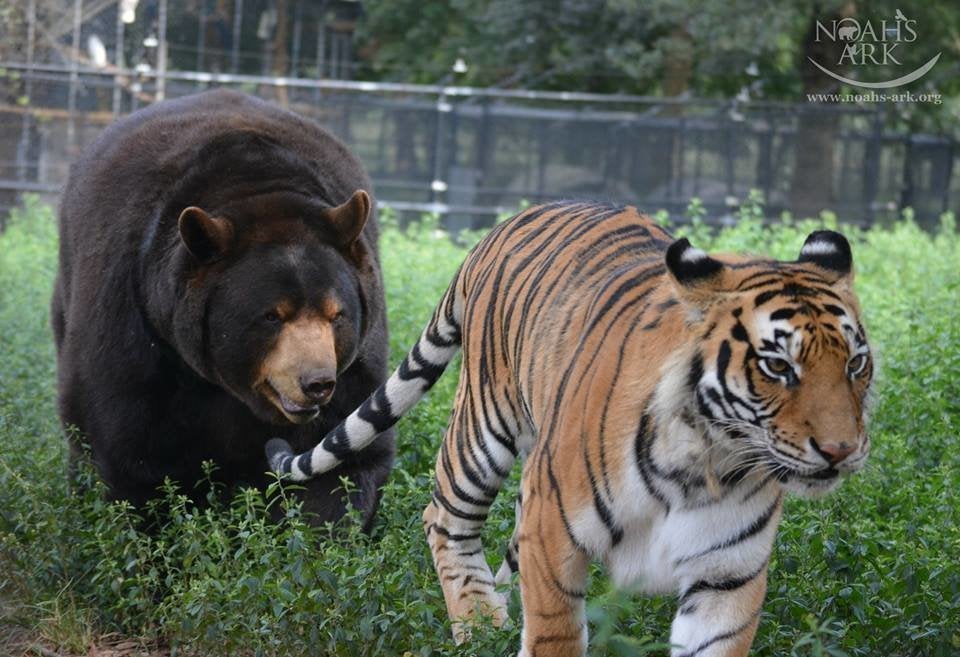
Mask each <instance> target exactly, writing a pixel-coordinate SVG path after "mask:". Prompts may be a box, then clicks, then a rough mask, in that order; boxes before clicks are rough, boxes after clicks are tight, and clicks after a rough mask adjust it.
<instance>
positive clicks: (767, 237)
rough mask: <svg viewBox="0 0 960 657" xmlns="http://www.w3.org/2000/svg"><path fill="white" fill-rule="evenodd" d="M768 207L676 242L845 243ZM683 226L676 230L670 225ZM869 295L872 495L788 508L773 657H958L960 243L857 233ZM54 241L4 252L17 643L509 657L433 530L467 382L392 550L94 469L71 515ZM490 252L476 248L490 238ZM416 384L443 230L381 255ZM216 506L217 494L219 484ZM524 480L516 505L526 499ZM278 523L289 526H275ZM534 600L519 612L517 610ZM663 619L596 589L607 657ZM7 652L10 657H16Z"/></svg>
mask: <svg viewBox="0 0 960 657" xmlns="http://www.w3.org/2000/svg"><path fill="white" fill-rule="evenodd" d="M760 203H761V199H759V198H756V197H754V198H753V199H752V200H751V201H750V202H748V203H747V204H746V205H745V207H744V209H743V210H742V211H741V216H740V217H739V223H738V224H737V225H736V226H735V227H733V228H729V229H726V230H723V231H721V232H719V233H717V234H714V233H713V232H711V231H710V229H709V228H708V227H707V226H705V225H704V224H703V223H702V221H700V215H701V214H702V213H699V212H698V210H697V207H698V206H697V204H693V206H692V208H691V213H690V216H691V218H692V219H693V220H694V221H693V223H692V224H688V226H687V227H685V228H683V229H678V230H677V233H680V234H687V235H689V236H691V239H692V240H693V241H694V243H696V244H697V246H700V247H702V248H706V249H711V250H718V251H751V252H756V253H763V254H768V255H773V256H776V257H778V258H785V259H793V258H795V257H796V254H797V252H798V250H799V248H800V245H801V244H802V242H803V238H804V237H805V236H806V234H807V233H809V232H810V231H811V230H814V229H816V228H819V227H822V226H823V225H824V223H826V224H828V225H829V224H831V223H832V222H833V219H832V218H831V217H829V216H827V217H823V218H821V220H818V221H792V220H790V219H789V218H785V220H784V221H783V222H781V223H777V224H776V225H770V226H768V225H765V224H764V222H763V220H762V216H763V215H762V208H761V205H760ZM662 219H663V217H661V220H662ZM844 230H845V232H847V234H848V235H849V236H850V237H851V238H852V241H853V246H854V258H855V261H856V267H857V282H856V285H857V289H858V291H859V294H860V298H861V301H862V304H863V307H864V315H865V324H866V326H867V329H868V331H869V332H870V334H871V339H872V343H873V345H874V348H875V350H876V351H877V352H878V360H879V364H880V368H879V376H878V381H877V386H876V388H877V394H876V405H875V409H874V417H873V421H872V437H873V443H874V452H873V456H872V458H871V462H870V465H869V466H868V468H867V469H866V471H865V472H863V473H861V474H860V475H858V476H857V477H854V478H853V479H851V480H850V481H848V482H847V483H845V484H844V486H843V487H842V488H841V490H840V491H839V492H838V493H837V494H835V495H833V496H831V497H828V498H826V499H824V500H820V501H814V502H810V501H801V500H790V501H789V502H788V504H787V509H786V513H785V517H784V521H783V524H782V528H781V531H780V534H779V537H778V540H777V544H776V549H775V552H774V557H773V563H772V568H771V575H770V586H769V593H768V596H767V603H766V605H765V607H764V612H763V616H762V619H761V625H760V631H759V633H758V635H757V640H756V643H755V653H756V654H758V655H774V654H776V655H835V656H836V655H850V656H855V655H858V656H864V657H865V656H867V655H881V654H882V655H918V656H919V655H923V656H924V657H928V656H939V655H943V656H946V655H956V654H957V653H958V652H960V568H958V566H957V558H958V555H960V529H958V527H960V505H958V504H957V502H956V492H957V491H958V490H960V450H958V449H957V439H956V436H957V430H958V426H957V425H958V422H960V380H958V373H960V328H958V327H960V309H958V304H957V301H958V298H960V273H958V272H960V240H958V237H957V234H956V231H955V227H954V223H953V219H952V217H950V216H947V217H945V219H944V222H943V228H942V229H941V231H940V232H939V233H938V234H936V235H930V234H927V233H924V232H923V231H922V230H920V229H919V228H918V227H917V226H916V225H915V224H914V223H913V222H912V221H909V220H905V221H902V222H900V223H897V224H895V225H894V226H892V227H889V228H874V229H870V230H854V229H848V228H844ZM55 233H56V231H55V221H54V218H53V215H52V212H51V210H50V209H49V208H48V207H46V206H44V205H41V204H39V203H37V202H35V201H30V202H28V203H27V204H26V206H25V208H24V209H23V210H19V211H16V212H14V214H13V216H12V217H11V221H10V223H9V226H8V228H7V230H6V232H5V233H4V234H2V235H0V349H2V351H0V357H2V363H0V368H2V369H0V603H2V604H0V614H2V616H0V634H2V633H3V628H4V627H14V626H20V627H22V628H24V630H25V632H26V633H28V634H29V635H30V636H34V637H38V638H40V639H42V640H44V641H46V642H48V643H50V644H54V645H56V647H58V648H59V649H61V650H63V651H71V652H75V653H84V654H85V653H86V651H87V649H88V647H89V646H88V643H89V642H90V641H95V640H97V638H98V637H100V636H103V635H105V634H107V633H111V632H116V633H119V634H121V635H123V636H127V637H132V638H134V639H136V640H141V641H144V642H146V643H150V644H159V645H167V646H169V647H170V648H171V650H172V651H173V652H175V653H183V652H186V653H204V652H212V653H214V654H235V653H240V654H252V655H261V654H263V655H266V654H285V655H299V654H302V655H318V654H320V655H351V656H353V655H377V654H391V655H406V654H410V655H448V654H449V655H453V654H477V655H503V654H510V653H512V652H515V651H516V650H517V649H518V646H519V630H518V628H517V627H516V625H513V626H511V627H509V628H506V629H503V630H494V629H489V630H478V631H477V632H475V636H474V643H473V644H472V645H471V646H470V648H469V649H467V650H461V651H458V650H457V649H456V648H455V647H454V646H453V645H452V642H451V641H450V639H449V637H450V632H449V624H448V622H447V619H446V612H445V609H444V604H443V597H442V594H441V591H440V587H439V585H438V583H437V581H436V577H435V575H434V573H433V568H432V565H431V560H430V553H429V549H428V548H427V544H426V541H425V540H424V538H423V533H422V530H421V527H420V513H421V511H422V509H423V507H424V506H425V505H426V503H427V501H428V500H429V496H430V491H431V488H432V479H431V469H432V467H433V462H434V458H435V452H436V449H437V447H438V445H439V441H440V437H441V434H442V431H443V428H444V426H445V424H446V419H447V415H448V413H449V409H450V404H451V400H452V395H453V390H454V387H455V384H456V368H455V367H452V368H451V370H452V371H451V372H449V373H448V374H446V375H445V376H444V377H443V379H442V380H441V381H440V382H439V383H438V385H437V387H436V388H435V389H434V390H433V391H432V392H431V393H430V395H429V396H428V398H427V399H426V400H425V402H423V403H422V404H421V405H419V406H418V407H417V408H416V409H415V410H414V411H413V412H412V413H411V414H410V415H409V416H408V417H407V418H405V419H404V420H403V421H402V422H401V424H400V427H399V452H398V462H397V468H396V470H395V472H394V473H393V475H392V477H391V479H390V482H389V484H388V486H387V488H386V490H385V493H384V499H383V503H382V505H381V511H380V514H379V519H378V522H377V525H376V529H375V531H374V534H373V536H365V535H363V534H361V533H360V532H359V531H358V530H357V529H356V527H354V526H341V527H336V528H330V527H327V528H321V529H313V528H310V527H308V526H307V525H306V524H305V523H304V522H303V520H302V518H301V516H300V514H299V510H298V508H297V507H296V505H294V504H291V503H289V502H288V499H289V498H288V491H285V490H283V488H282V487H281V486H279V485H277V484H275V485H274V486H272V487H271V490H269V491H267V493H266V494H263V493H260V492H258V491H253V490H244V491H242V492H241V493H239V494H238V495H236V496H235V497H234V498H233V499H232V500H229V501H226V502H221V501H217V500H218V498H217V496H216V495H211V499H212V500H213V502H212V504H211V506H209V507H205V508H202V509H201V508H197V507H195V506H193V505H192V504H190V503H188V502H187V501H186V498H185V496H183V495H182V494H181V492H180V491H179V490H178V489H177V487H176V486H174V485H173V484H170V485H169V486H168V487H167V489H166V491H165V495H164V498H163V499H162V500H160V501H159V502H157V504H155V505H154V506H153V507H151V508H149V509H145V510H142V511H141V513H143V514H145V515H147V516H151V515H155V514H157V513H161V514H162V515H163V517H165V518H167V522H166V523H165V524H164V525H163V526H162V528H160V529H159V530H158V531H157V532H156V533H154V534H150V535H147V534H144V533H142V532H140V531H138V529H137V527H138V526H139V523H140V522H141V520H140V518H139V517H138V516H137V515H136V514H135V513H134V512H133V511H132V510H131V509H130V508H128V507H127V506H125V505H123V504H107V503H105V502H103V501H102V498H101V496H100V489H99V485H98V484H97V483H96V481H95V478H94V477H93V476H92V474H91V473H90V471H89V470H86V471H85V472H84V473H83V476H84V477H86V478H88V479H89V482H88V483H89V487H88V489H87V490H86V492H81V493H77V494H71V493H70V492H69V491H68V488H67V484H66V477H65V448H64V441H63V438H62V434H61V431H60V429H59V425H58V422H57V419H56V411H55V391H54V380H55V369H54V361H53V347H52V342H51V336H50V332H49V329H48V324H47V317H48V310H47V307H48V299H49V294H50V289H51V284H52V279H53V275H54V271H55V263H56V235H55ZM476 238H477V236H476V235H470V236H467V239H476ZM381 249H382V253H383V263H384V270H385V274H386V283H387V297H388V307H389V309H390V326H391V358H392V362H394V363H396V362H398V361H399V360H400V358H401V357H402V356H403V354H404V353H405V351H406V349H407V348H408V347H409V346H410V345H411V344H412V343H413V342H414V341H415V340H416V337H417V335H418V334H419V332H420V330H421V328H422V326H423V323H424V322H425V321H426V320H427V318H428V317H429V316H430V313H431V311H432V309H433V305H434V303H435V302H436V301H437V300H438V299H439V297H440V295H441V294H442V291H443V290H444V288H445V287H446V285H447V283H448V282H449V279H450V277H451V276H452V275H453V273H454V271H455V269H456V267H457V266H458V265H459V263H460V262H461V260H462V259H463V257H464V255H465V254H466V250H465V248H463V247H462V246H458V245H457V244H456V243H455V242H454V241H452V240H450V239H449V236H447V235H445V234H443V233H442V232H440V231H438V230H437V226H436V223H435V222H422V223H420V224H415V225H413V226H411V227H408V228H407V229H406V231H401V230H400V229H399V228H398V227H397V225H396V224H395V223H392V222H391V223H390V225H389V226H387V227H386V228H385V230H384V234H383V237H382V242H381ZM200 485H202V486H207V487H208V488H209V487H210V484H203V483H201V484H200ZM515 485H516V480H515V479H514V481H513V482H512V483H511V487H515ZM274 505H276V506H279V507H280V508H282V509H283V510H284V516H285V518H284V520H283V521H282V522H280V523H279V524H275V523H271V522H269V521H267V519H266V517H267V515H268V514H267V507H268V506H274ZM511 516H512V496H511V495H509V494H505V495H502V496H501V497H500V499H498V501H497V503H496V506H495V509H494V511H493V513H492V514H491V522H490V523H489V526H488V531H487V534H488V541H487V546H488V556H489V557H490V559H491V561H492V562H493V563H494V565H495V566H496V564H497V562H498V561H499V554H500V551H501V549H502V546H503V544H504V543H505V540H506V538H507V536H508V535H509V533H510V531H511V528H512V517H511ZM516 606H517V601H516V595H515V593H514V602H513V608H514V610H515V609H516ZM672 613H673V605H672V601H670V600H668V599H666V598H642V597H639V596H629V595H626V594H624V593H621V592H615V591H613V590H611V589H610V587H609V585H608V583H607V581H606V579H605V578H604V577H603V576H602V569H600V568H599V567H598V568H597V571H596V576H595V577H594V578H593V585H592V592H591V596H590V605H589V617H590V622H591V634H592V636H593V639H592V646H593V647H592V650H593V652H594V653H595V654H609V655H635V654H648V653H650V652H651V651H654V652H657V653H658V654H662V652H663V649H662V647H658V646H662V644H663V643H664V642H666V641H667V639H668V637H669V623H670V618H671V615H672ZM3 647H4V644H3V640H2V639H0V652H2V651H3Z"/></svg>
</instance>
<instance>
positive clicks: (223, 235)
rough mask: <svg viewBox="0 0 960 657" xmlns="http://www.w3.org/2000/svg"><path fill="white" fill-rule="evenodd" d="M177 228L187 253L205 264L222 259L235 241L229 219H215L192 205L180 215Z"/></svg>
mask: <svg viewBox="0 0 960 657" xmlns="http://www.w3.org/2000/svg"><path fill="white" fill-rule="evenodd" d="M177 227H178V229H179V231H180V240H181V241H182V242H183V245H184V246H185V247H187V251H189V252H190V254H191V255H192V256H193V257H194V258H196V259H197V260H198V261H200V262H201V263H204V264H206V263H210V262H214V261H215V260H219V259H220V258H222V257H223V255H224V254H225V253H226V252H227V249H229V248H230V241H231V240H232V239H233V224H232V223H230V221H229V220H228V219H221V218H220V217H213V216H211V215H210V214H208V213H207V212H205V211H204V210H202V209H200V208H198V207H195V206H192V205H191V206H190V207H189V208H186V209H184V211H183V212H181V213H180V219H179V220H178V221H177Z"/></svg>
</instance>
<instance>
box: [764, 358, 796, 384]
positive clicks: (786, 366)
mask: <svg viewBox="0 0 960 657" xmlns="http://www.w3.org/2000/svg"><path fill="white" fill-rule="evenodd" d="M760 369H761V371H763V373H764V374H766V375H767V376H768V377H770V378H771V379H777V380H780V379H782V378H784V377H789V376H790V375H792V374H793V366H792V365H791V364H790V363H789V362H787V361H786V360H784V359H783V358H775V357H773V356H767V357H764V358H761V359H760Z"/></svg>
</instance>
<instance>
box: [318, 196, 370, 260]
mask: <svg viewBox="0 0 960 657" xmlns="http://www.w3.org/2000/svg"><path fill="white" fill-rule="evenodd" d="M372 205H373V204H372V203H371V202H370V195H369V194H367V193H366V192H365V191H364V190H362V189H358V190H357V191H355V192H354V193H353V195H352V196H351V197H350V198H348V199H347V200H346V201H345V202H344V203H342V204H341V205H338V206H336V207H334V208H327V209H326V210H324V211H323V218H324V220H325V221H326V223H327V225H328V226H329V227H330V231H331V233H332V234H333V241H334V243H335V244H336V245H337V246H339V247H341V248H346V247H348V246H350V245H351V244H353V243H354V242H355V241H357V238H358V237H360V233H361V232H362V231H363V227H364V226H365V225H366V223H367V219H369V218H370V208H371V206H372Z"/></svg>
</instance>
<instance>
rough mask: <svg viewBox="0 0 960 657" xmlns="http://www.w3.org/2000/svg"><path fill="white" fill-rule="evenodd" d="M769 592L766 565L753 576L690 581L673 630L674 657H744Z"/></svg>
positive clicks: (671, 641) (683, 595)
mask: <svg viewBox="0 0 960 657" xmlns="http://www.w3.org/2000/svg"><path fill="white" fill-rule="evenodd" d="M766 591H767V569H766V564H764V566H763V568H762V569H761V570H760V571H759V572H757V573H754V574H751V575H744V576H742V577H737V578H730V579H726V580H719V581H710V580H700V581H697V582H693V583H692V584H690V585H689V586H688V587H687V589H686V591H685V592H684V593H683V594H682V595H681V596H680V608H679V609H678V610H677V615H676V617H675V618H674V620H673V626H672V628H671V631H670V643H671V644H672V645H673V646H674V648H673V649H672V651H671V652H670V655H671V657H745V656H746V655H747V653H748V652H749V651H750V645H751V644H752V643H753V636H754V634H755V633H756V631H757V624H758V622H759V620H760V608H761V606H762V605H763V598H764V595H765V594H766Z"/></svg>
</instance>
